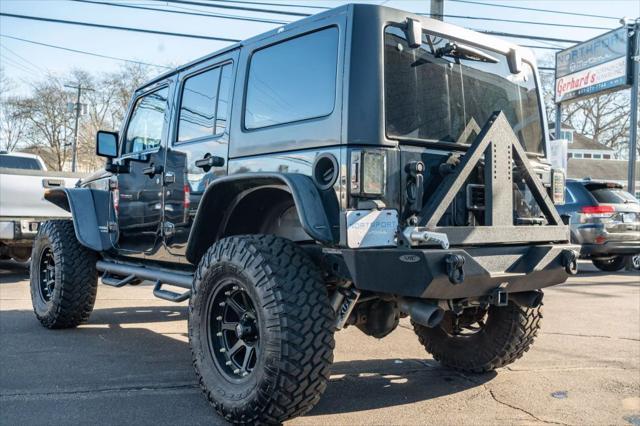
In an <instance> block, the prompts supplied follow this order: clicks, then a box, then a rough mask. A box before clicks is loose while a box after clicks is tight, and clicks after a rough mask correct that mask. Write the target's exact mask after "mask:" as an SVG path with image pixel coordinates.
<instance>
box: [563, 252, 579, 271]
mask: <svg viewBox="0 0 640 426" xmlns="http://www.w3.org/2000/svg"><path fill="white" fill-rule="evenodd" d="M562 266H564V270H565V271H567V274H569V275H576V274H577V273H578V254H577V253H576V252H575V250H562Z"/></svg>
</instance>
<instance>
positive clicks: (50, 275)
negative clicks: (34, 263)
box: [38, 247, 56, 302]
mask: <svg viewBox="0 0 640 426" xmlns="http://www.w3.org/2000/svg"><path fill="white" fill-rule="evenodd" d="M39 263H40V264H39V268H38V272H39V277H38V278H39V280H40V281H39V283H40V287H39V288H40V297H42V299H43V300H44V301H45V302H50V301H51V299H52V298H53V290H54V289H55V287H56V261H55V259H54V257H53V252H52V251H51V248H50V247H45V248H44V250H42V253H41V254H40V262H39Z"/></svg>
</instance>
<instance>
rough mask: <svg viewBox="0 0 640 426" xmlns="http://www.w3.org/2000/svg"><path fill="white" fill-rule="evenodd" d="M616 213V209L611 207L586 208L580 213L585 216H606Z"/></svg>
mask: <svg viewBox="0 0 640 426" xmlns="http://www.w3.org/2000/svg"><path fill="white" fill-rule="evenodd" d="M614 212H615V209H614V208H613V207H611V206H584V207H582V208H581V209H580V213H584V214H606V213H614Z"/></svg>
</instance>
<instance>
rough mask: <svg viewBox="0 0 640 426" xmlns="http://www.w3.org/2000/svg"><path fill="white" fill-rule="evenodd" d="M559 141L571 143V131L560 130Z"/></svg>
mask: <svg viewBox="0 0 640 426" xmlns="http://www.w3.org/2000/svg"><path fill="white" fill-rule="evenodd" d="M560 139H566V140H567V142H568V143H573V130H560Z"/></svg>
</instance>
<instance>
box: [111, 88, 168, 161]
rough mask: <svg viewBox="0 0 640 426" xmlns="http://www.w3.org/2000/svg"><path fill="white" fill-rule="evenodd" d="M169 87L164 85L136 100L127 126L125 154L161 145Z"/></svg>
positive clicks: (123, 151)
mask: <svg viewBox="0 0 640 426" xmlns="http://www.w3.org/2000/svg"><path fill="white" fill-rule="evenodd" d="M168 94H169V89H168V88H167V87H164V88H162V89H160V90H157V91H155V92H152V93H149V94H148V95H145V96H143V97H141V98H139V99H138V100H137V101H136V104H135V106H134V109H133V114H132V115H131V120H129V125H128V126H127V134H126V136H125V140H124V147H123V150H122V153H123V154H130V153H135V152H142V151H148V150H151V149H155V148H157V147H159V146H160V143H161V141H162V128H163V125H164V113H165V110H166V108H167V96H168Z"/></svg>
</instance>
